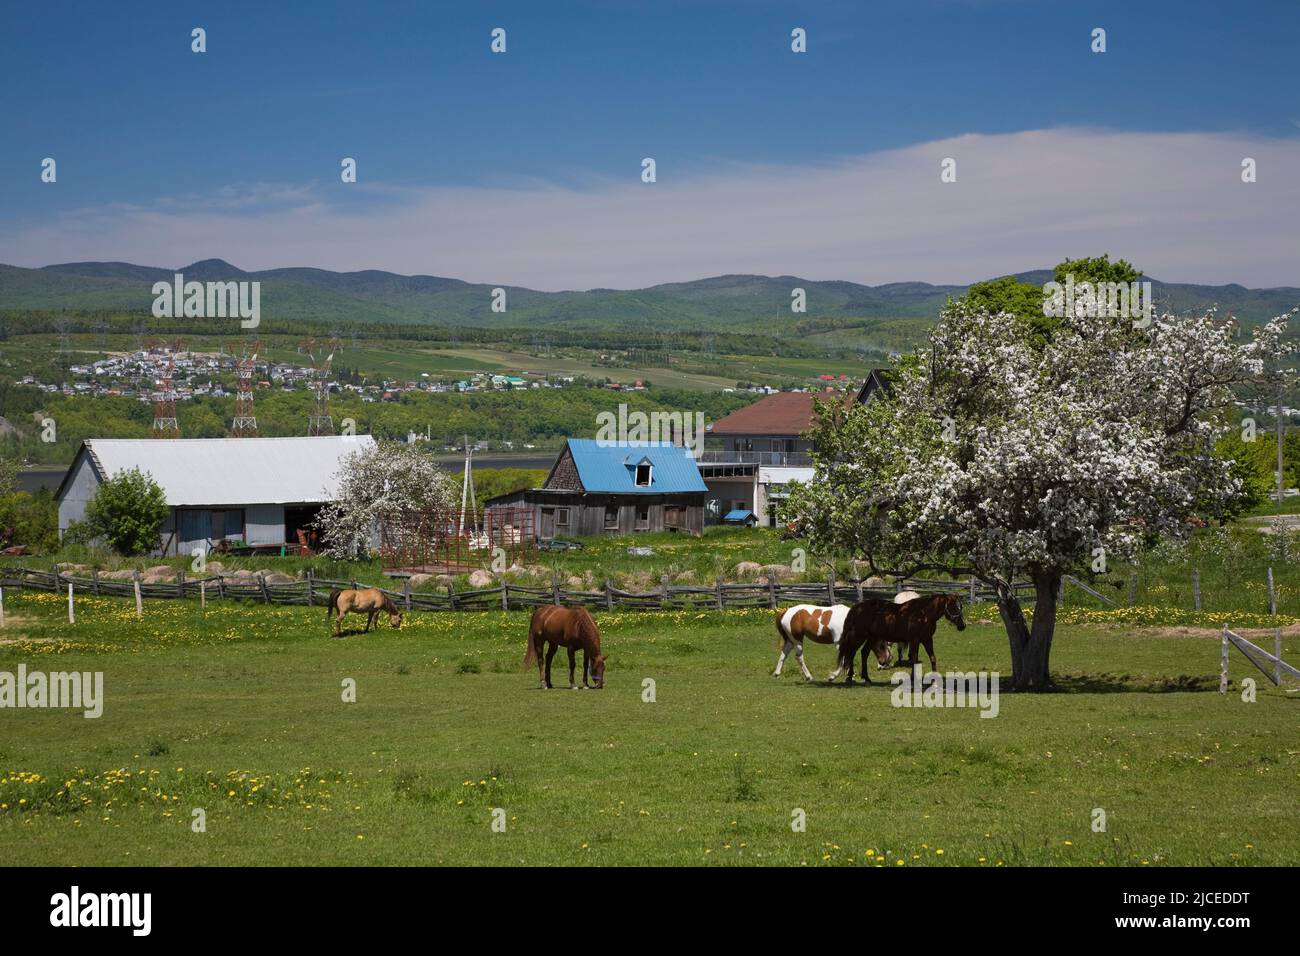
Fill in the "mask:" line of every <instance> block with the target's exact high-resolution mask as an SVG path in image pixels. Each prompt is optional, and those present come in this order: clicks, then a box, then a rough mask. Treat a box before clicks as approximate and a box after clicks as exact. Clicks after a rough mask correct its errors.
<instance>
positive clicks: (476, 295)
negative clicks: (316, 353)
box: [0, 259, 1300, 335]
mask: <svg viewBox="0 0 1300 956" xmlns="http://www.w3.org/2000/svg"><path fill="white" fill-rule="evenodd" d="M175 272H181V273H183V274H184V275H185V277H186V279H189V280H198V281H210V280H218V279H220V280H231V279H235V280H242V279H247V280H257V281H260V282H261V283H262V298H261V304H262V315H263V317H264V318H271V319H301V320H312V321H316V322H322V323H336V324H347V325H349V326H352V325H356V324H370V323H385V324H429V325H440V326H448V327H457V326H465V327H475V328H520V327H523V326H528V327H534V328H536V327H545V326H564V327H568V328H573V327H579V328H610V327H628V326H636V327H638V328H646V327H647V326H650V327H653V328H654V329H656V330H660V331H671V330H673V329H690V330H692V331H699V330H701V329H709V330H717V331H720V332H725V331H740V330H743V329H745V328H748V327H752V326H753V325H754V324H755V323H759V322H761V323H763V324H764V331H765V332H768V333H771V334H781V333H782V332H787V333H791V334H799V335H807V334H832V333H834V332H836V331H837V330H844V329H849V328H853V327H855V326H860V325H863V324H867V323H872V322H875V321H879V320H885V319H891V320H892V319H910V318H916V319H928V320H932V319H933V318H934V317H935V315H936V314H937V313H938V310H939V308H940V307H941V306H942V305H943V303H944V301H945V300H946V299H947V298H948V297H949V296H956V295H960V294H961V293H962V292H964V291H965V289H966V286H962V285H931V284H929V283H925V282H894V283H888V284H885V285H879V286H869V285H861V284H858V283H854V282H841V281H825V282H819V281H814V280H811V279H802V278H799V277H797V276H775V277H771V276H755V275H725V276H714V277H712V278H707V279H698V280H695V281H692V282H675V283H667V284H664V285H657V286H651V287H649V288H646V289H632V290H617V289H591V290H588V291H581V292H579V291H570V292H538V291H535V290H532V289H525V288H521V287H515V286H505V287H504V288H505V289H506V294H507V305H508V309H507V311H506V312H505V313H497V312H493V311H492V310H491V295H492V288H493V287H492V286H491V285H487V284H481V283H477V284H476V283H469V282H463V281H461V280H459V279H448V278H442V277H439V276H428V275H419V276H404V275H398V274H396V273H392V272H382V271H378V270H366V271H362V272H331V271H329V270H326V269H311V268H291V269H269V270H265V271H262V272H246V271H244V270H242V269H239V268H237V267H236V266H233V265H231V264H230V263H228V262H224V261H223V260H220V259H206V260H203V261H202V262H196V263H192V264H190V265H188V266H183V267H181V268H179V269H168V268H159V267H150V266H139V265H133V264H130V263H124V262H70V263H63V264H61V265H51V266H44V267H42V268H39V269H25V268H20V267H16V266H5V265H0V309H11V310H13V309H22V310H51V311H58V310H73V311H87V310H119V311H120V310H129V311H136V310H147V309H149V308H150V306H151V305H152V302H153V294H152V291H151V287H152V285H153V283H154V282H157V281H160V280H163V281H169V280H170V279H171V278H172V276H173V274H174V273H175ZM1019 275H1020V277H1021V278H1023V279H1025V280H1026V281H1029V282H1034V283H1038V284H1041V283H1042V282H1044V281H1046V280H1047V279H1048V278H1050V273H1049V272H1047V271H1046V270H1039V271H1032V272H1025V273H1020V274H1019ZM1152 283H1153V290H1154V292H1155V295H1156V297H1157V300H1158V301H1160V302H1162V303H1168V304H1169V305H1170V306H1171V307H1172V308H1174V309H1176V310H1182V309H1190V308H1204V307H1206V306H1209V305H1216V304H1217V305H1218V306H1219V307H1220V309H1221V311H1223V312H1225V313H1226V312H1232V313H1234V314H1235V315H1236V316H1237V317H1238V318H1239V319H1241V320H1242V321H1244V322H1246V323H1254V322H1259V321H1263V320H1266V319H1268V318H1270V317H1272V316H1274V315H1277V314H1279V313H1281V312H1284V311H1286V310H1287V309H1289V308H1291V307H1293V306H1294V305H1295V304H1297V303H1300V288H1294V287H1286V288H1277V289H1247V288H1245V287H1243V286H1240V285H1236V284H1233V285H1224V286H1204V285H1190V284H1182V283H1163V282H1159V281H1157V280H1152ZM796 286H797V287H801V288H803V289H805V290H806V292H807V306H808V311H807V314H806V315H800V316H795V315H792V314H791V313H790V291H791V289H793V288H795V287H796Z"/></svg>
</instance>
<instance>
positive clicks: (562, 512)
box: [555, 508, 569, 528]
mask: <svg viewBox="0 0 1300 956" xmlns="http://www.w3.org/2000/svg"><path fill="white" fill-rule="evenodd" d="M555 526H556V527H557V528H567V527H568V526H569V509H568V508H556V509H555Z"/></svg>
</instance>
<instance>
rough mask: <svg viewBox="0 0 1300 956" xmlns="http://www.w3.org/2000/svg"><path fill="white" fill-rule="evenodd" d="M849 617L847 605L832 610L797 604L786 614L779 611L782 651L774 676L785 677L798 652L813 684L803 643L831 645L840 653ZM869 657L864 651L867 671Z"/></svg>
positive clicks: (799, 658) (806, 678)
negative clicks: (787, 662)
mask: <svg viewBox="0 0 1300 956" xmlns="http://www.w3.org/2000/svg"><path fill="white" fill-rule="evenodd" d="M848 613H849V606H848V605H847V604H832V605H831V606H830V607H821V606H820V605H817V604H796V605H795V606H794V607H789V608H786V609H785V610H784V611H778V612H777V615H776V633H777V634H778V635H780V640H779V641H778V644H777V646H778V647H779V648H780V649H781V655H780V656H779V657H778V658H777V659H776V670H774V671H773V672H772V676H773V677H780V676H781V669H782V668H783V667H784V666H785V659H786V657H788V656H789V654H790V652H791V651H794V655H795V658H796V659H797V660H798V661H799V667H800V669H802V670H803V678H804V680H812V679H813V676H812V671H810V670H808V664H807V663H806V662H805V661H804V659H803V642H804V641H805V640H809V641H814V642H815V643H817V644H830V645H832V646H834V647H835V648H836V649H837V650H838V648H839V646H840V638H841V637H843V636H844V619H845V618H846V617H847V616H848ZM866 653H867V652H866V650H865V649H864V650H863V652H862V655H863V656H862V668H863V670H866V667H867V660H866Z"/></svg>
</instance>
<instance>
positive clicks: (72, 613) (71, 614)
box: [68, 578, 77, 624]
mask: <svg viewBox="0 0 1300 956" xmlns="http://www.w3.org/2000/svg"><path fill="white" fill-rule="evenodd" d="M68 623H69V624H76V623H77V609H76V608H75V607H73V605H72V579H71V578H69V579H68Z"/></svg>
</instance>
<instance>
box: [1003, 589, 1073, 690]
mask: <svg viewBox="0 0 1300 956" xmlns="http://www.w3.org/2000/svg"><path fill="white" fill-rule="evenodd" d="M1033 579H1034V601H1035V603H1034V617H1033V623H1032V625H1030V624H1026V622H1025V615H1024V611H1023V610H1022V609H1021V607H1020V600H1019V599H1018V598H1017V597H1016V594H1015V591H1014V590H1012V589H1011V587H1010V586H1009V585H1003V584H999V586H998V611H999V613H1000V614H1001V615H1002V624H1003V626H1004V627H1005V628H1006V630H1007V639H1008V641H1009V642H1010V645H1011V689H1013V690H1025V691H1038V690H1047V689H1049V688H1050V687H1051V684H1052V681H1051V674H1050V671H1049V664H1050V660H1051V653H1052V635H1053V633H1054V632H1055V631H1056V601H1057V596H1058V594H1059V593H1060V587H1061V574H1060V572H1059V571H1055V570H1051V571H1040V572H1037V573H1035V574H1034V576H1033Z"/></svg>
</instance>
